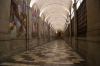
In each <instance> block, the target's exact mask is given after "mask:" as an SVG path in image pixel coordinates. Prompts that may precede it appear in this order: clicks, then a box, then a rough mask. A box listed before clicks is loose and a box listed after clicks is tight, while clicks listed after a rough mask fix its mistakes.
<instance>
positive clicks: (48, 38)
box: [48, 24, 50, 42]
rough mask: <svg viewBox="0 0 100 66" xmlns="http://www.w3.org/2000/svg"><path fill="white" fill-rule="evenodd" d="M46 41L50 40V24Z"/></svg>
mask: <svg viewBox="0 0 100 66" xmlns="http://www.w3.org/2000/svg"><path fill="white" fill-rule="evenodd" d="M48 41H49V42H50V24H49V25H48Z"/></svg>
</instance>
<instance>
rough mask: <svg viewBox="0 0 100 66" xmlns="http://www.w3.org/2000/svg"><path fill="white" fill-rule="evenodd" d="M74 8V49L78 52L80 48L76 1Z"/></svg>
mask: <svg viewBox="0 0 100 66" xmlns="http://www.w3.org/2000/svg"><path fill="white" fill-rule="evenodd" d="M73 8H74V44H75V45H74V46H75V47H74V49H75V50H76V51H77V49H78V46H77V8H76V0H74V4H73Z"/></svg>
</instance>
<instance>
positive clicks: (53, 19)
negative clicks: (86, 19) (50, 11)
mask: <svg viewBox="0 0 100 66" xmlns="http://www.w3.org/2000/svg"><path fill="white" fill-rule="evenodd" d="M56 21H61V22H62V23H66V20H65V19H63V18H51V19H50V20H48V24H49V23H51V22H56Z"/></svg>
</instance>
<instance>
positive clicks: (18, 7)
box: [9, 0, 27, 39]
mask: <svg viewBox="0 0 100 66" xmlns="http://www.w3.org/2000/svg"><path fill="white" fill-rule="evenodd" d="M25 9H26V6H25V2H24V1H23V0H11V6H10V24H9V26H10V30H11V38H12V39H13V38H23V37H24V38H25V37H26V33H27V15H26V13H25V12H26V10H25Z"/></svg>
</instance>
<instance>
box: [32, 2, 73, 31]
mask: <svg viewBox="0 0 100 66" xmlns="http://www.w3.org/2000/svg"><path fill="white" fill-rule="evenodd" d="M33 4H37V6H38V9H39V10H40V15H39V16H40V17H42V15H43V16H44V17H45V18H44V22H47V23H48V24H50V25H51V26H52V27H53V28H54V29H55V30H61V31H63V30H64V29H65V28H66V24H68V23H67V20H68V18H69V17H68V15H69V10H70V7H71V5H72V0H31V2H30V7H32V5H33Z"/></svg>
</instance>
